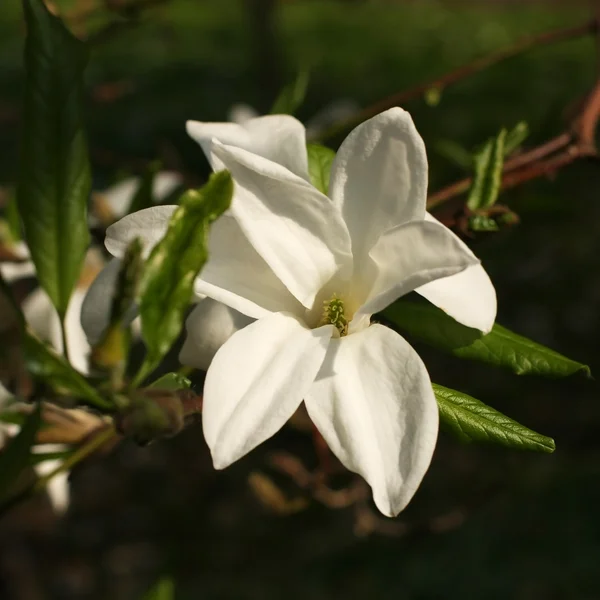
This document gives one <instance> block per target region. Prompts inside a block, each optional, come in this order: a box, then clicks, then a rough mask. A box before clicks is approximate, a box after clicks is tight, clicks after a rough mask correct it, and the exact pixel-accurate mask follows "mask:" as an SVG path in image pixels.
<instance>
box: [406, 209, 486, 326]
mask: <svg viewBox="0 0 600 600" xmlns="http://www.w3.org/2000/svg"><path fill="white" fill-rule="evenodd" d="M425 218H426V220H428V221H431V222H436V223H438V222H439V221H438V220H437V219H436V218H435V217H433V216H431V215H430V214H429V213H428V214H427V215H426V216H425ZM452 235H454V234H452ZM455 237H456V239H457V240H458V242H459V243H460V245H461V246H462V247H463V249H464V250H465V252H471V250H470V249H469V247H468V246H467V245H466V244H465V243H464V242H463V241H462V240H461V239H460V238H459V237H458V236H455ZM415 291H416V292H418V293H419V294H421V296H423V297H424V298H427V300H429V302H431V303H432V304H435V306H437V307H438V308H440V309H442V310H443V311H444V312H446V313H447V314H448V315H450V316H451V317H452V318H453V319H456V320H457V321H458V322H459V323H461V324H462V325H466V326H467V327H473V328H475V329H479V330H480V331H482V332H483V333H489V332H490V331H491V330H492V327H493V326H494V321H495V320H496V312H497V308H498V303H497V300H496V290H495V289H494V284H493V283H492V282H491V280H490V278H489V275H488V274H487V273H486V271H485V269H484V268H483V267H482V266H481V265H479V264H477V265H473V266H471V267H468V268H467V269H465V270H464V271H462V272H461V273H457V274H456V275H451V276H450V277H444V278H442V279H437V280H435V281H432V282H430V283H427V284H425V285H422V286H420V287H418V288H417V289H416V290H415Z"/></svg>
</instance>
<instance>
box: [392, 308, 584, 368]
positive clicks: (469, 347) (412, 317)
mask: <svg viewBox="0 0 600 600" xmlns="http://www.w3.org/2000/svg"><path fill="white" fill-rule="evenodd" d="M382 314H383V316H385V317H386V318H387V319H389V320H390V321H391V322H392V323H394V324H395V325H397V326H398V327H399V328H400V329H402V330H403V331H406V332H407V333H409V334H410V335H412V336H413V337H415V338H416V339H418V340H420V341H422V342H425V343H426V344H430V345H431V346H434V347H436V348H438V349H440V350H443V351H445V352H449V353H450V354H453V355H454V356H457V357H458V358H463V359H468V360H477V361H480V362H484V363H488V364H490V365H494V366H496V367H502V368H505V369H509V370H510V371H512V372H513V373H516V374H517V375H540V376H544V377H567V376H568V375H573V374H574V373H579V372H580V373H582V374H584V375H586V376H588V377H590V369H589V367H588V366H586V365H584V364H581V363H578V362H575V361H574V360H571V359H569V358H566V357H565V356H562V355H561V354H558V352H554V351H553V350H550V349H549V348H546V347H545V346H542V345H541V344H537V343H535V342H533V341H531V340H529V339H527V338H525V337H523V336H520V335H517V334H516V333H513V332H512V331H509V330H508V329H506V328H505V327H501V326H500V325H494V327H493V329H492V331H491V332H490V333H488V334H487V335H483V334H482V333H481V332H480V331H478V330H477V329H471V328H470V327H465V326H464V325H461V324H460V323H457V322H456V321H455V320H454V319H453V318H452V317H449V316H448V315H446V314H445V313H444V312H443V311H441V310H440V309H438V308H436V307H435V306H432V305H431V304H425V303H417V302H408V301H406V300H401V301H398V302H395V303H394V304H392V305H391V306H389V307H388V308H386V309H385V310H384V311H383V313H382Z"/></svg>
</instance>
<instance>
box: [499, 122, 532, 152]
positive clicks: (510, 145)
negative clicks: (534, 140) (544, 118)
mask: <svg viewBox="0 0 600 600" xmlns="http://www.w3.org/2000/svg"><path fill="white" fill-rule="evenodd" d="M528 135H529V126H528V125H527V123H526V122H525V121H520V122H519V123H517V124H516V125H515V126H514V127H513V128H512V129H511V130H510V131H509V132H508V133H507V134H506V139H505V140H504V156H510V155H511V154H512V153H513V152H514V151H515V150H516V149H517V148H518V147H519V146H520V145H521V144H522V143H523V142H524V141H525V140H526V139H527V136H528Z"/></svg>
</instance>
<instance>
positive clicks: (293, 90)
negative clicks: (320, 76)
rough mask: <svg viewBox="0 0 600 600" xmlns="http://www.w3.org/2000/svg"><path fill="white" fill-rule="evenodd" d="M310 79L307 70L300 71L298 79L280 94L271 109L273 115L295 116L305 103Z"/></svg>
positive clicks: (285, 87)
mask: <svg viewBox="0 0 600 600" xmlns="http://www.w3.org/2000/svg"><path fill="white" fill-rule="evenodd" d="M309 79H310V75H309V72H308V70H307V69H303V70H301V71H299V72H298V75H297V76H296V79H294V81H292V82H291V83H288V84H287V85H286V86H284V88H283V89H282V90H281V92H279V96H277V99H276V100H275V102H274V103H273V106H272V107H271V114H272V115H293V114H294V113H295V112H296V111H297V110H298V108H300V105H301V104H302V103H303V102H304V98H305V97H306V90H307V89H308V80H309Z"/></svg>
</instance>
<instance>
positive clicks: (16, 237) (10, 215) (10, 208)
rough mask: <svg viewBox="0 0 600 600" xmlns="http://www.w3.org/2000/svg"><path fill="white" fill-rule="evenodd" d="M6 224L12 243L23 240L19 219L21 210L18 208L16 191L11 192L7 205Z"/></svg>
mask: <svg viewBox="0 0 600 600" xmlns="http://www.w3.org/2000/svg"><path fill="white" fill-rule="evenodd" d="M5 216H6V223H7V224H8V231H9V233H10V238H11V242H12V243H15V242H18V241H20V240H21V239H22V237H23V236H22V234H21V220H20V218H19V209H18V208H17V196H16V193H15V191H14V190H11V192H10V196H9V198H8V202H7V203H6V213H5Z"/></svg>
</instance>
